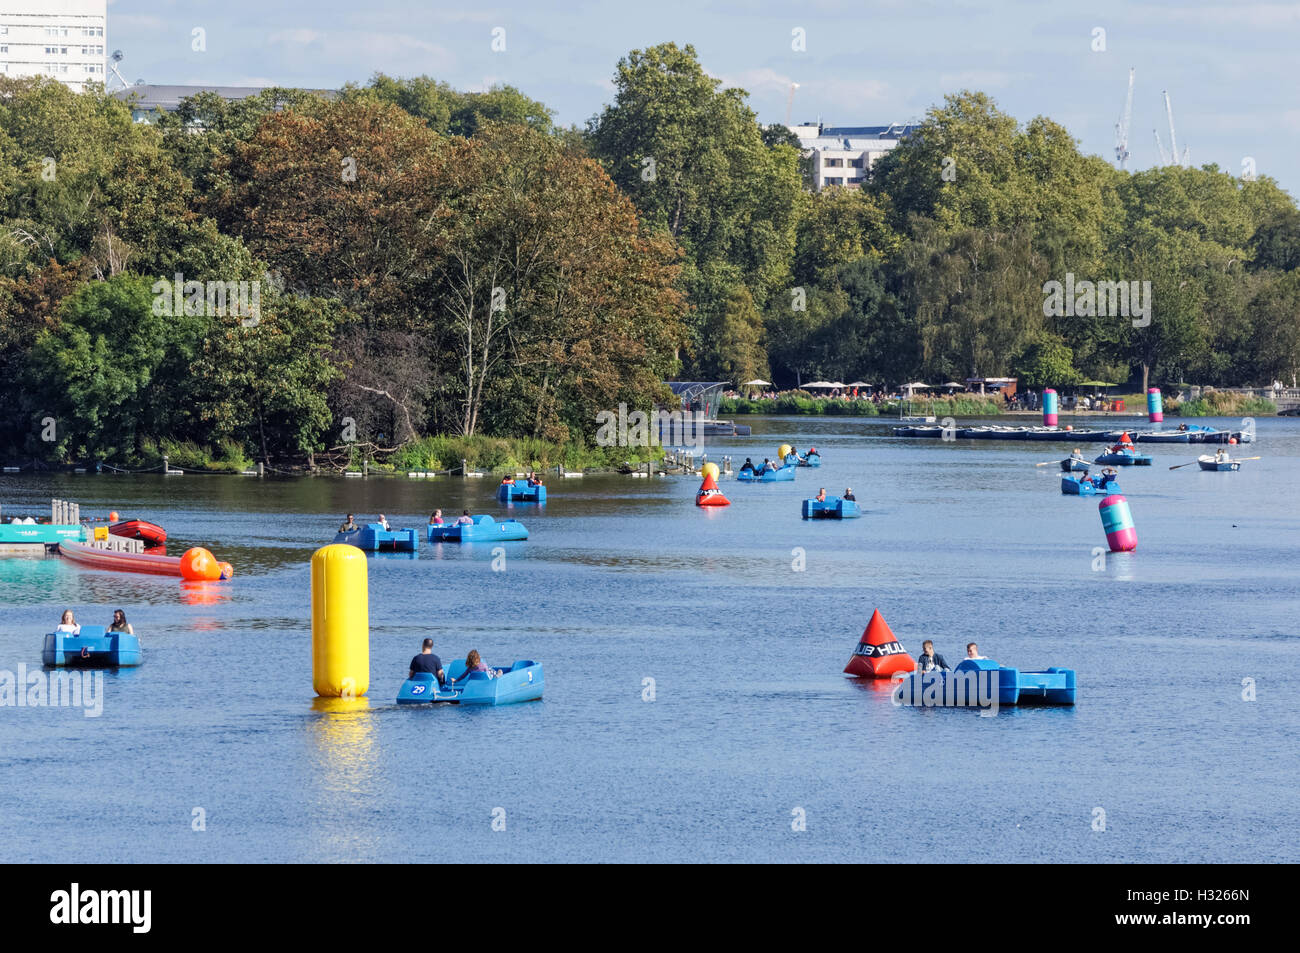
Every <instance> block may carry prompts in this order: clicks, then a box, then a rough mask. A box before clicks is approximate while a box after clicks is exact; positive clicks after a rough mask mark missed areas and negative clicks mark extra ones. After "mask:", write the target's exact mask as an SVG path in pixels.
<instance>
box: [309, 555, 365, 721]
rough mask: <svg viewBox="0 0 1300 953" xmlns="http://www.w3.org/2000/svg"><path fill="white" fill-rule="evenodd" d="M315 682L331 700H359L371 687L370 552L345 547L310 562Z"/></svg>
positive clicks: (316, 687)
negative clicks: (367, 571)
mask: <svg viewBox="0 0 1300 953" xmlns="http://www.w3.org/2000/svg"><path fill="white" fill-rule="evenodd" d="M311 681H312V687H313V688H315V689H316V694H317V695H323V696H325V697H327V698H356V697H359V696H361V695H364V694H365V693H366V691H367V690H368V689H369V688H370V591H369V583H368V582H367V580H366V554H365V553H363V552H362V551H361V550H359V549H357V548H356V547H355V546H348V545H346V544H345V543H335V544H333V545H330V546H324V547H322V548H320V549H318V550H316V554H315V555H314V556H312V558H311Z"/></svg>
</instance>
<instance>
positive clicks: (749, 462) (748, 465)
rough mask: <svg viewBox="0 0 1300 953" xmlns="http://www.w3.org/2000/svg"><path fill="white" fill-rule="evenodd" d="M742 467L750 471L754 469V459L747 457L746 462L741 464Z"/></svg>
mask: <svg viewBox="0 0 1300 953" xmlns="http://www.w3.org/2000/svg"><path fill="white" fill-rule="evenodd" d="M740 469H741V470H750V471H752V470H753V469H754V461H753V460H751V459H749V457H746V458H745V462H744V464H743V465H742V466H741V468H740Z"/></svg>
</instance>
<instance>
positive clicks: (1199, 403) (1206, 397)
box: [1165, 390, 1277, 417]
mask: <svg viewBox="0 0 1300 953" xmlns="http://www.w3.org/2000/svg"><path fill="white" fill-rule="evenodd" d="M1165 406H1166V408H1167V409H1168V412H1169V413H1171V414H1176V415H1177V416H1179V417H1266V416H1269V415H1272V414H1276V413H1277V404H1275V403H1273V402H1272V401H1271V400H1265V399H1264V398H1262V397H1250V396H1247V395H1246V394H1234V393H1231V392H1229V391H1217V390H1216V391H1211V392H1210V393H1208V394H1203V395H1202V396H1200V397H1199V398H1197V399H1196V400H1189V401H1184V402H1183V403H1179V402H1178V401H1170V402H1169V403H1168V404H1166V405H1165Z"/></svg>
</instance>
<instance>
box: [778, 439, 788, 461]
mask: <svg viewBox="0 0 1300 953" xmlns="http://www.w3.org/2000/svg"><path fill="white" fill-rule="evenodd" d="M790 449H791V448H790V445H789V444H788V443H783V444H781V446H780V448H779V449H778V450H777V451H776V458H777V461H778V462H779V461H782V460H784V459H785V458H786V457H788V456H790Z"/></svg>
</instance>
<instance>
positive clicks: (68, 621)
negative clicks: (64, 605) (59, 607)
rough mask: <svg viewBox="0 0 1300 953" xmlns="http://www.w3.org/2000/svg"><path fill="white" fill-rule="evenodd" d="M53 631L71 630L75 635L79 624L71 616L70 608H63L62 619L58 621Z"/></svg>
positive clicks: (79, 628) (79, 627)
mask: <svg viewBox="0 0 1300 953" xmlns="http://www.w3.org/2000/svg"><path fill="white" fill-rule="evenodd" d="M54 631H55V632H71V633H72V634H73V635H76V634H77V633H79V632H80V631H81V626H79V625H77V620H76V617H75V616H73V614H72V610H71V609H64V610H63V619H62V621H60V622H59V625H58V627H57V628H56V629H55V630H54Z"/></svg>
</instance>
